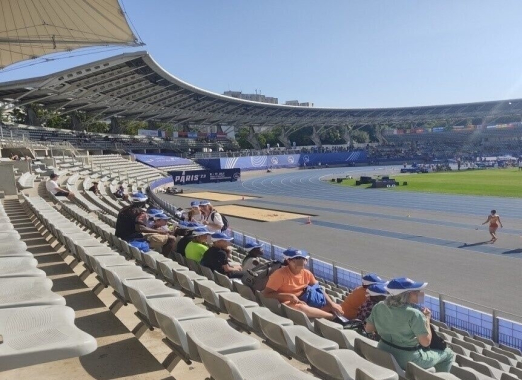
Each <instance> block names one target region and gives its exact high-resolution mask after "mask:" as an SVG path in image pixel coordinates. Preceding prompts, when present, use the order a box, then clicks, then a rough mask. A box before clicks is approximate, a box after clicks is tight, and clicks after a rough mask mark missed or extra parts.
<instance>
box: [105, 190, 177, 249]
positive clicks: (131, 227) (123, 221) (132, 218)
mask: <svg viewBox="0 0 522 380" xmlns="http://www.w3.org/2000/svg"><path fill="white" fill-rule="evenodd" d="M130 200H131V202H132V204H131V205H130V206H126V207H124V208H122V209H121V211H120V212H119V213H118V218H117V220H116V231H115V233H114V234H115V235H116V236H117V237H119V238H120V239H122V240H125V241H126V242H128V243H129V244H130V245H132V246H134V247H136V248H138V249H140V250H142V251H144V252H147V251H148V250H149V248H150V246H149V243H148V241H147V240H148V239H146V238H145V236H144V234H145V233H148V234H156V235H165V236H166V237H167V238H168V232H165V231H159V230H154V229H152V228H150V227H147V214H146V213H145V210H144V209H143V208H144V207H145V204H146V203H147V200H148V198H147V196H146V195H145V194H143V193H141V192H137V193H134V194H132V196H131V197H130Z"/></svg>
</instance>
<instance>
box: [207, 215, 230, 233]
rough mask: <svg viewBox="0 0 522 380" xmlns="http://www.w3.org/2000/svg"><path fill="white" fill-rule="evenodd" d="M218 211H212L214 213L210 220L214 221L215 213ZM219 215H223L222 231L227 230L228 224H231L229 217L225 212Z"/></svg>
mask: <svg viewBox="0 0 522 380" xmlns="http://www.w3.org/2000/svg"><path fill="white" fill-rule="evenodd" d="M216 212H217V211H215V210H214V211H212V214H210V220H212V221H214V214H215V213H216ZM219 215H221V220H223V227H221V232H225V231H226V230H228V226H229V223H228V219H227V218H226V217H225V215H223V214H219Z"/></svg>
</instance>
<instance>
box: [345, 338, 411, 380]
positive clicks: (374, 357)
mask: <svg viewBox="0 0 522 380" xmlns="http://www.w3.org/2000/svg"><path fill="white" fill-rule="evenodd" d="M354 349H355V352H357V353H358V354H359V355H361V356H362V357H363V358H365V359H366V360H368V361H370V362H372V363H374V364H377V365H380V366H381V367H384V368H388V369H389V370H392V371H394V372H397V374H398V375H399V376H401V377H404V376H405V373H404V370H403V369H402V368H401V367H400V366H399V364H398V363H397V360H395V358H394V357H393V355H392V354H390V353H389V352H386V351H383V350H381V349H379V348H377V347H374V346H372V345H370V344H368V343H366V342H365V341H363V340H362V339H358V338H357V339H355V342H354Z"/></svg>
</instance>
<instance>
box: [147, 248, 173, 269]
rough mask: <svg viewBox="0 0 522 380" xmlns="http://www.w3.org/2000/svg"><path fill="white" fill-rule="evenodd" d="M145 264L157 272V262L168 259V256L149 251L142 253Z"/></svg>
mask: <svg viewBox="0 0 522 380" xmlns="http://www.w3.org/2000/svg"><path fill="white" fill-rule="evenodd" d="M142 257H143V261H144V262H145V265H146V266H148V267H149V268H150V269H152V270H153V271H154V272H159V268H158V263H159V262H161V261H170V259H169V258H167V257H165V256H163V255H162V254H161V253H158V252H154V251H150V252H147V253H143V254H142Z"/></svg>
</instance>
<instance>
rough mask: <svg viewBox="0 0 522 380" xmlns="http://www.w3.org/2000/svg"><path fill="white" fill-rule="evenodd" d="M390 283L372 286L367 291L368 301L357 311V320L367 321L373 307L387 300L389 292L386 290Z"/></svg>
mask: <svg viewBox="0 0 522 380" xmlns="http://www.w3.org/2000/svg"><path fill="white" fill-rule="evenodd" d="M386 285H388V283H386V282H385V283H382V284H372V285H370V286H368V288H367V289H366V301H365V302H364V303H363V304H362V305H361V307H360V308H359V310H357V319H359V320H361V321H363V322H364V321H366V318H368V317H369V316H370V313H371V312H372V309H373V307H374V306H375V305H376V304H378V303H379V302H381V301H384V300H385V299H386V296H387V295H388V291H387V290H386Z"/></svg>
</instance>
